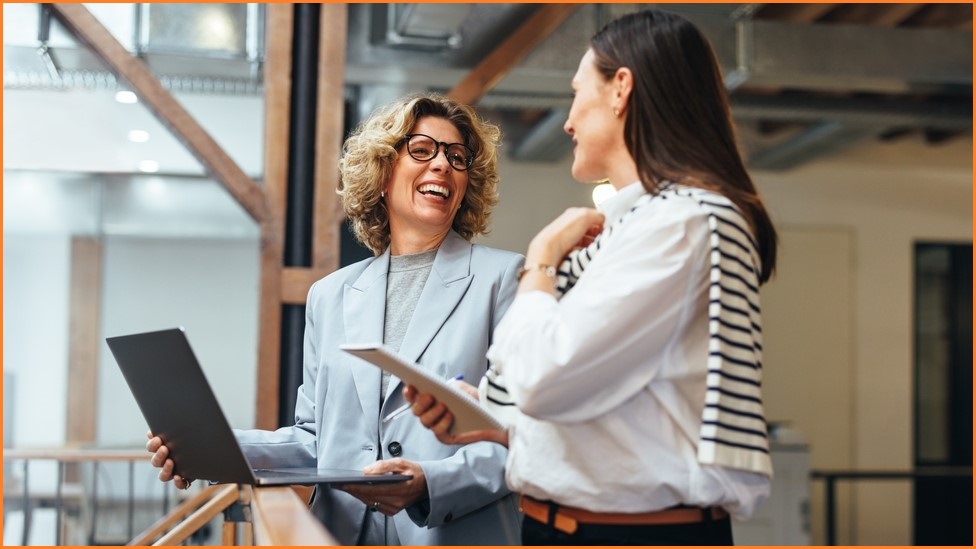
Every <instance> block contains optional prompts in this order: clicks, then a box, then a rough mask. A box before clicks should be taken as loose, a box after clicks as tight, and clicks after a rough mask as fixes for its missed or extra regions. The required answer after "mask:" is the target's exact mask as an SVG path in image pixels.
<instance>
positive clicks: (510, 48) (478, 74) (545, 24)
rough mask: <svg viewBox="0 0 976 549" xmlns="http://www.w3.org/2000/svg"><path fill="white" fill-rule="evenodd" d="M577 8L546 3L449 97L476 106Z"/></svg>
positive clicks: (569, 5) (470, 73) (575, 6)
mask: <svg viewBox="0 0 976 549" xmlns="http://www.w3.org/2000/svg"><path fill="white" fill-rule="evenodd" d="M577 8H579V4H543V5H542V7H540V8H539V9H538V10H536V12H535V13H533V14H532V16H531V17H529V18H528V20H526V21H525V23H523V24H522V25H521V26H520V27H519V28H518V29H516V30H515V32H513V33H512V34H511V36H509V37H508V38H507V39H505V41H504V42H502V44H501V45H500V46H498V47H497V48H495V50H494V51H493V52H491V53H490V54H488V56H487V57H485V58H484V59H483V60H482V61H481V63H479V64H478V66H477V67H475V68H474V69H473V70H472V71H471V72H469V73H468V75H467V76H465V77H464V79H463V80H461V82H459V83H458V84H457V85H456V86H454V88H453V89H452V90H451V91H449V92H448V93H447V96H448V97H450V98H451V99H454V100H455V101H458V102H460V103H465V104H468V105H473V104H475V103H477V102H478V100H479V99H481V97H482V96H484V95H485V94H486V93H488V91H489V90H491V89H492V88H494V87H495V85H497V84H498V83H499V82H500V81H501V80H502V78H504V77H505V75H507V74H508V73H509V71H511V70H512V69H513V68H514V67H516V66H517V65H518V64H519V63H520V62H521V61H522V59H523V58H525V56H526V55H528V53H529V52H531V51H532V50H533V49H534V48H535V47H536V46H538V45H539V44H540V43H542V41H543V40H545V39H546V38H547V37H548V36H549V35H550V34H552V32H553V31H555V30H556V29H557V28H559V25H561V24H562V22H563V21H565V20H566V18H567V17H569V16H570V15H572V13H573V12H574V11H576V9H577Z"/></svg>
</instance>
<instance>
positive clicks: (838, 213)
mask: <svg viewBox="0 0 976 549" xmlns="http://www.w3.org/2000/svg"><path fill="white" fill-rule="evenodd" d="M644 6H647V5H646V4H639V5H638V4H576V5H572V6H567V5H559V4H551V5H537V4H353V5H348V6H347V5H341V4H340V5H318V4H302V5H294V6H291V5H263V4H87V5H84V6H82V5H80V4H79V5H75V6H74V8H73V9H71V10H69V8H67V7H64V6H59V5H53V6H51V5H48V6H44V5H40V4H4V5H3V53H4V65H3V69H4V75H3V84H4V89H3V164H4V165H3V318H4V322H3V373H4V376H3V441H4V479H3V480H4V482H3V486H4V542H5V543H7V544H17V543H24V542H26V543H30V544H51V543H55V542H62V543H74V544H94V543H113V544H117V543H124V542H125V541H127V540H129V539H131V538H132V536H133V533H134V532H138V531H140V530H141V529H142V528H144V527H145V526H146V525H148V524H150V523H152V522H153V521H154V520H155V519H156V518H158V517H159V516H160V514H161V513H162V512H164V510H165V509H166V506H167V505H170V503H169V502H171V501H172V502H175V501H176V498H177V496H176V495H174V494H172V493H168V492H165V491H164V488H163V486H162V485H161V484H160V483H159V482H158V481H156V479H155V472H153V471H152V470H151V468H150V467H149V466H148V459H145V460H142V459H141V458H140V459H138V460H134V461H131V462H127V461H125V460H120V461H105V462H99V461H97V460H96V461H94V462H93V463H83V464H79V465H77V466H75V465H72V466H62V465H59V463H62V462H59V461H57V460H51V459H29V460H25V459H22V458H18V457H17V456H18V454H17V453H16V452H17V451H18V450H20V451H23V452H27V453H26V454H21V455H32V454H30V452H29V451H30V450H36V449H52V448H53V449H98V450H130V449H136V450H138V449H139V448H141V447H142V445H143V444H144V442H145V441H144V434H145V431H146V424H145V422H144V420H143V418H142V415H141V414H140V412H139V410H138V408H137V406H136V404H135V402H134V401H133V399H132V397H131V396H130V394H129V391H128V389H127V387H126V385H125V382H124V380H123V379H122V377H121V375H120V374H119V371H118V369H117V367H116V365H115V363H114V360H113V359H112V357H111V354H110V353H109V352H108V349H107V347H106V346H105V344H104V338H105V337H107V336H112V335H119V334H124V333H131V332H138V331H148V330H154V329H162V328H169V327H173V326H183V327H185V328H186V330H187V333H188V336H189V338H190V341H191V343H192V345H193V347H194V350H195V351H196V353H197V355H198V357H199V358H200V360H201V363H202V365H203V368H204V370H205V372H206V374H207V376H208V378H209V380H210V383H211V385H212V387H213V389H214V392H215V393H216V394H217V397H218V399H219V400H220V402H221V405H222V407H223V409H224V412H225V415H226V416H227V418H228V420H229V421H230V423H231V424H232V425H233V426H234V427H241V428H250V427H262V428H272V427H275V426H277V425H279V424H281V423H283V422H287V421H288V419H289V416H290V413H291V410H292V409H293V398H294V394H293V393H294V388H295V387H296V383H297V382H298V381H299V380H300V374H301V368H300V360H301V356H300V354H301V335H302V334H301V330H302V327H303V323H302V313H303V303H304V297H305V294H304V292H305V291H307V288H308V285H309V283H310V282H311V281H313V280H314V279H316V278H318V277H320V276H323V275H324V274H327V273H328V272H330V271H331V270H332V269H334V268H336V267H338V266H340V265H345V264H347V263H349V262H352V261H355V260H357V259H359V258H362V257H365V256H366V254H367V252H366V250H365V249H363V248H362V247H360V246H359V245H358V244H356V243H355V242H354V241H352V239H351V238H350V237H349V235H348V233H347V231H346V230H345V228H344V225H343V223H342V220H341V217H340V216H339V214H338V210H337V209H336V208H335V203H334V201H335V197H334V192H333V189H334V185H335V170H334V166H335V158H336V156H337V155H338V146H339V144H340V143H341V137H342V134H343V133H344V132H345V131H348V129H349V128H350V127H351V126H353V125H354V124H355V123H357V122H358V121H359V120H360V119H362V118H363V117H364V116H365V115H366V114H368V113H369V112H370V111H371V110H372V108H373V107H375V106H378V105H380V104H382V103H384V102H386V101H388V100H389V99H392V98H394V97H398V96H401V95H403V94H405V93H409V92H413V91H420V90H434V91H439V92H442V93H448V94H451V95H452V96H454V97H456V98H460V99H463V100H466V101H467V102H470V103H472V104H474V105H476V107H477V108H478V110H479V112H481V113H482V114H483V115H484V116H485V117H486V118H488V119H490V120H492V121H494V122H496V123H498V124H500V125H501V126H502V129H503V132H504V136H505V146H504V154H503V157H502V158H501V161H500V169H501V175H502V184H501V200H500V204H499V206H498V208H497V210H496V212H495V215H494V219H493V228H492V232H491V234H490V235H489V236H488V237H486V238H484V239H482V240H481V242H483V243H485V244H488V245H491V246H496V247H501V248H506V249H510V250H514V251H521V250H524V249H525V247H526V244H527V242H528V239H529V238H530V237H531V236H532V235H534V234H535V233H536V231H538V229H540V228H541V227H542V226H544V225H545V223H546V222H547V221H548V220H550V219H551V218H553V217H554V216H556V215H557V214H558V213H560V212H561V211H562V210H564V209H565V208H566V207H568V206H573V205H586V204H593V202H594V200H598V197H599V191H597V192H594V191H595V189H594V187H593V186H590V185H582V184H579V183H576V182H573V181H572V179H571V178H570V176H569V168H570V164H571V143H570V141H569V139H568V137H567V136H566V135H565V134H564V133H563V132H562V124H563V122H564V121H565V116H566V112H567V109H568V107H569V104H570V101H571V96H570V88H569V81H570V79H571V77H572V74H573V72H575V69H576V64H577V62H578V59H579V57H580V55H581V53H582V52H583V51H584V50H585V48H586V44H587V41H588V38H589V37H590V35H592V33H593V32H594V31H596V30H597V29H598V28H599V27H600V26H601V25H602V23H603V22H605V21H607V20H609V19H610V18H612V17H613V16H615V15H619V14H621V13H624V12H627V11H632V10H634V9H640V8H641V7H644ZM655 6H656V7H660V8H664V9H671V10H673V11H677V12H680V13H682V14H684V15H685V16H687V17H689V18H690V19H691V20H693V21H695V22H696V23H697V24H698V25H699V26H700V27H701V28H702V29H703V30H704V31H705V32H706V34H707V35H708V36H709V37H710V39H711V40H712V42H713V44H714V46H715V49H716V52H717V54H718V56H719V58H720V60H721V62H722V65H723V71H724V77H725V81H726V85H727V88H728V89H729V91H730V97H731V101H732V114H733V117H734V118H735V122H736V127H737V130H738V132H739V137H740V140H741V143H742V147H743V150H744V152H745V157H746V158H747V159H748V164H749V168H750V171H751V174H752V176H753V178H754V180H755V181H756V183H757V185H758V186H759V188H760V191H761V192H762V193H763V195H764V196H765V199H766V202H767V206H768V207H769V209H770V211H771V214H772V216H773V220H774V222H775V223H777V226H778V229H779V230H780V234H781V237H782V247H781V250H780V254H781V262H780V267H779V270H778V273H777V276H776V278H775V279H774V281H773V282H772V283H771V284H768V285H767V286H766V287H765V288H764V290H763V294H762V299H763V307H764V311H763V313H764V325H765V328H766V329H765V376H764V383H765V387H764V391H765V394H766V397H767V402H766V408H767V413H768V416H769V417H768V419H769V420H770V421H771V423H772V429H771V432H772V434H773V438H774V463H775V464H776V467H777V471H776V474H777V477H776V483H775V487H774V496H773V498H774V501H773V502H770V504H767V505H766V506H765V507H764V508H763V509H762V510H760V512H759V513H758V515H757V516H756V517H755V518H754V519H753V520H752V521H750V522H749V523H746V524H737V525H736V534H737V536H738V539H737V541H739V542H740V543H747V544H776V545H793V544H795V545H803V544H811V543H813V544H828V543H837V544H847V545H855V544H857V545H906V544H926V545H930V544H961V545H970V544H971V543H972V482H971V480H972V469H971V466H972V265H973V262H972V235H973V230H972V229H973V227H972V204H973V184H972V183H973V165H972V159H973V158H972V148H973V142H972V4H689V5H685V4H656V5H655ZM78 8H82V9H83V10H84V13H80V12H77V11H74V10H77V9H78ZM79 13H80V14H79ZM85 14H90V15H93V16H94V21H95V22H96V24H91V22H90V21H89V20H88V19H86V18H85V17H84V16H85ZM103 29H104V30H107V31H108V33H107V36H108V37H107V38H106V36H105V35H103V34H100V30H103ZM282 36H284V38H281V37H282ZM79 37H80V38H81V39H79ZM113 42H117V44H119V45H121V48H119V49H117V50H116V49H112V48H105V47H104V46H105V45H106V44H109V45H111V44H112V43H113ZM133 59H138V60H141V61H142V62H145V67H148V71H147V72H140V69H139V68H132V67H131V66H129V65H126V64H125V63H126V61H127V60H128V61H131V60H133ZM146 74H149V75H150V76H151V78H150V79H148V80H146V79H144V78H142V77H144V76H145V75H146ZM652 420H653V418H649V421H652ZM608 459H612V456H608ZM128 463H131V465H129V464H128ZM28 464H29V465H28ZM59 491H60V494H61V497H60V498H59V499H60V501H58V503H59V505H57V506H55V505H53V503H52V501H53V499H55V498H54V496H53V494H57V493H58V492H59ZM54 507H57V511H55V510H54ZM25 508H26V509H29V510H31V512H30V513H25V512H24V510H25ZM28 519H30V520H28ZM201 542H202V543H207V540H201Z"/></svg>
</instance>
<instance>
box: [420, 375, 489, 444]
mask: <svg viewBox="0 0 976 549" xmlns="http://www.w3.org/2000/svg"><path fill="white" fill-rule="evenodd" d="M463 385H464V386H461V384H458V388H459V389H462V390H463V391H464V392H465V393H466V394H467V395H468V396H470V397H471V398H472V399H475V400H477V399H478V389H477V388H475V387H474V386H472V385H469V384H467V383H465V384H463ZM403 398H404V399H405V400H406V401H407V402H410V403H411V406H410V411H412V412H413V414H414V415H415V416H417V418H418V419H420V423H421V424H422V425H423V426H424V427H426V428H428V429H430V430H431V431H432V432H433V433H434V436H436V437H437V440H439V441H441V442H443V443H444V444H470V443H472V442H480V441H488V442H495V443H498V444H501V445H502V446H505V447H507V446H508V431H504V430H498V429H482V430H477V431H467V432H464V433H458V434H454V435H452V434H450V429H451V425H453V424H454V415H453V414H452V413H451V411H450V410H448V409H447V406H446V405H444V403H443V402H440V401H439V400H437V399H436V398H435V397H434V395H432V394H430V393H421V392H420V391H419V390H418V389H417V388H416V387H414V386H413V385H407V386H406V388H404V389H403Z"/></svg>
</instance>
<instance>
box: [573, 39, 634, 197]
mask: <svg viewBox="0 0 976 549" xmlns="http://www.w3.org/2000/svg"><path fill="white" fill-rule="evenodd" d="M594 60H595V55H594V53H593V50H587V52H586V54H584V55H583V58H582V59H580V63H579V68H578V69H577V71H576V74H575V75H574V76H573V81H572V87H573V92H574V93H573V105H572V106H571V107H570V109H569V116H568V117H567V119H566V124H565V125H564V126H563V129H564V130H565V131H566V133H568V134H569V135H570V136H571V137H572V138H573V168H572V174H573V178H574V179H576V180H577V181H582V182H585V183H590V182H597V181H605V180H607V179H609V180H610V182H611V183H613V184H614V186H617V187H618V188H619V186H620V185H626V184H629V183H632V182H633V181H635V180H636V170H634V169H633V168H632V167H633V165H634V163H633V158H632V157H631V156H630V153H629V152H628V150H627V146H626V143H625V142H624V121H625V114H624V111H625V109H626V105H627V97H628V96H629V88H628V87H627V84H626V82H627V80H626V79H627V78H629V72H626V71H625V72H626V74H624V73H621V74H620V75H619V78H618V77H615V78H614V79H610V80H607V79H606V78H604V77H603V75H602V74H600V72H599V71H598V70H597V68H596V64H595V62H594ZM620 78H623V79H624V80H620ZM622 83H623V87H621V84H622ZM623 90H628V91H627V93H624V91H623ZM614 109H616V110H617V112H618V113H619V114H615V113H614Z"/></svg>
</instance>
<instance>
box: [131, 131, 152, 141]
mask: <svg viewBox="0 0 976 549" xmlns="http://www.w3.org/2000/svg"><path fill="white" fill-rule="evenodd" d="M129 141H132V142H133V143H145V142H146V141H149V132H147V131H146V130H131V131H130V132H129Z"/></svg>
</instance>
